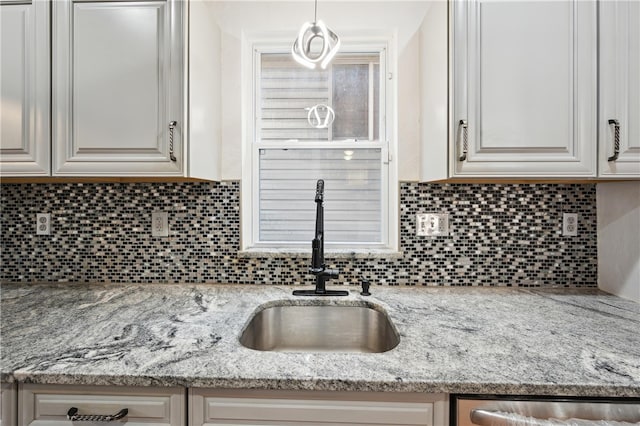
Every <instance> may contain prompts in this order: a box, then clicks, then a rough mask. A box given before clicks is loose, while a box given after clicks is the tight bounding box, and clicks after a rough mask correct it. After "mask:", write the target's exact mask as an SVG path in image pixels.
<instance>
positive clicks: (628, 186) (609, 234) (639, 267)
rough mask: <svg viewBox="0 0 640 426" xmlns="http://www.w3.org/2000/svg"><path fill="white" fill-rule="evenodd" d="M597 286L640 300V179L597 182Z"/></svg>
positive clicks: (627, 297) (621, 295)
mask: <svg viewBox="0 0 640 426" xmlns="http://www.w3.org/2000/svg"><path fill="white" fill-rule="evenodd" d="M596 191H597V192H596V194H597V195H596V198H597V204H598V287H600V289H602V290H604V291H606V292H609V293H612V294H615V295H618V296H620V297H624V298H626V299H631V300H634V301H636V302H638V303H640V182H610V183H601V184H598V185H597V187H596Z"/></svg>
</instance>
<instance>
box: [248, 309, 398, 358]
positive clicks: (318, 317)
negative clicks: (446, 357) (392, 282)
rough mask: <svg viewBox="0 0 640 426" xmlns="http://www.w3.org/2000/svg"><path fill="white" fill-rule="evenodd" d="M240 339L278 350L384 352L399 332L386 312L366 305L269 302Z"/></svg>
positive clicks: (392, 345) (250, 345)
mask: <svg viewBox="0 0 640 426" xmlns="http://www.w3.org/2000/svg"><path fill="white" fill-rule="evenodd" d="M240 343H241V344H242V345H243V346H245V347H247V348H250V349H256V350H259V351H279V352H369V353H371V352H386V351H389V350H391V349H393V348H395V347H396V346H397V345H398V343H400V336H398V333H397V332H396V330H395V327H394V326H393V324H392V323H391V320H390V319H389V317H388V316H387V314H386V313H384V312H382V311H381V310H378V309H374V308H373V307H369V306H347V305H322V306H317V305H312V306H299V305H294V306H288V305H287V306H270V307H267V308H265V309H262V310H260V311H258V312H257V313H255V314H254V316H253V317H252V318H251V320H250V321H249V323H248V324H247V326H246V327H245V329H244V330H243V332H242V334H241V335H240Z"/></svg>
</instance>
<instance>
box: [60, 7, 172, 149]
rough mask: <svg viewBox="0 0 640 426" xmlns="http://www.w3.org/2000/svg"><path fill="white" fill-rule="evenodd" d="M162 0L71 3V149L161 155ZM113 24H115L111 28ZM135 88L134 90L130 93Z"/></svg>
mask: <svg viewBox="0 0 640 426" xmlns="http://www.w3.org/2000/svg"><path fill="white" fill-rule="evenodd" d="M165 7H166V5H164V4H154V3H152V4H148V5H144V4H131V5H124V6H122V7H117V8H115V7H113V6H111V5H107V6H105V5H101V4H92V3H84V4H83V3H80V4H75V5H74V9H75V10H74V22H73V32H74V39H73V42H74V48H73V50H74V61H73V82H72V84H73V112H74V116H73V118H74V121H73V123H74V132H73V142H74V144H75V146H74V148H73V150H74V152H76V153H77V154H79V155H83V154H88V155H91V152H92V151H96V150H98V151H99V150H101V149H104V148H105V147H108V148H109V152H110V154H111V155H122V154H124V155H127V153H128V151H130V150H132V149H133V150H136V151H137V152H135V153H134V155H135V154H142V153H144V154H146V155H148V156H150V157H153V156H154V155H155V156H159V157H160V158H164V154H163V153H162V152H161V151H160V146H161V144H160V143H159V138H160V137H161V135H158V134H157V132H156V131H157V129H158V128H160V122H161V120H165V119H166V118H165V114H164V111H163V104H164V102H165V99H162V98H163V97H164V96H162V95H163V94H164V93H163V92H164V91H163V89H162V74H163V72H162V66H163V64H162V57H161V49H162V45H163V40H162V34H163V33H164V30H163V28H162V24H163V20H162V16H163V15H164V13H165V11H164V9H165ZM114 28H118V30H117V31H114V30H113V29H114ZM132 93H135V94H136V96H131V94H132Z"/></svg>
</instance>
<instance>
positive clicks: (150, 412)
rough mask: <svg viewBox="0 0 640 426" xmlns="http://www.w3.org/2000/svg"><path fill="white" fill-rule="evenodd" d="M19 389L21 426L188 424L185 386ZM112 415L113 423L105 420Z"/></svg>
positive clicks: (157, 425)
mask: <svg viewBox="0 0 640 426" xmlns="http://www.w3.org/2000/svg"><path fill="white" fill-rule="evenodd" d="M18 390H19V396H18V411H19V423H18V424H19V425H20V426H28V425H34V426H35V425H37V426H54V425H55V426H62V425H65V426H66V425H69V426H72V425H78V424H81V425H94V424H95V425H98V424H101V425H104V424H117V425H132V426H133V425H136V426H138V425H154V426H182V425H184V424H185V407H184V404H185V392H186V390H185V389H184V388H178V387H175V388H144V387H123V386H66V385H31V384H20V385H19V388H18ZM125 410H126V411H125ZM70 414H75V415H76V416H77V417H76V419H75V420H73V419H70V418H69V415H70ZM88 416H96V417H88ZM109 416H111V419H112V420H111V421H112V423H105V421H108V420H109Z"/></svg>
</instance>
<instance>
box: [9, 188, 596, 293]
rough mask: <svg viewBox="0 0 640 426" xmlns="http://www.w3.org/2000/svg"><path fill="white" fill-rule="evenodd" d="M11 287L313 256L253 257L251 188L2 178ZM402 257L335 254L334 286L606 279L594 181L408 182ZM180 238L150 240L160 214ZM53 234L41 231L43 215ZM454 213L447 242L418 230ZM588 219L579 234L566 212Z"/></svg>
mask: <svg viewBox="0 0 640 426" xmlns="http://www.w3.org/2000/svg"><path fill="white" fill-rule="evenodd" d="M0 190H1V207H0V209H1V210H0V215H1V223H0V225H1V229H0V231H1V236H0V238H1V246H2V268H1V270H2V272H1V276H0V280H2V281H3V282H10V281H18V282H38V281H79V282H134V283H147V282H171V283H180V282H188V283H196V282H198V283H200V282H222V283H240V284H300V283H306V284H310V285H312V284H313V276H312V275H310V274H309V273H308V266H309V260H308V259H305V258H294V257H292V258H282V257H280V258H273V257H265V258H243V257H239V256H238V250H239V248H240V183H239V182H238V181H233V182H185V183H91V184H78V183H60V184H58V183H56V184H2V185H0ZM400 196H401V203H400V204H401V205H400V222H401V223H400V226H401V232H400V238H401V240H400V245H401V251H402V252H403V256H402V258H397V259H375V258H371V259H332V258H330V257H329V256H327V264H328V265H329V266H330V267H332V268H338V269H340V270H341V275H340V278H339V279H338V280H333V281H331V282H330V284H338V283H342V284H359V283H360V281H361V279H363V278H366V279H368V280H370V281H371V282H372V283H373V284H389V285H434V286H435V285H439V286H514V287H516V286H529V287H534V286H564V287H596V286H597V245H596V243H597V241H596V189H595V185H592V184H584V185H569V184H567V185H554V184H536V185H534V184H522V185H517V184H425V183H401V184H400ZM153 211H167V212H169V227H170V236H169V237H168V238H156V237H152V236H151V232H150V229H151V223H150V222H151V212H153ZM47 212H48V213H51V218H52V232H51V235H49V236H46V235H36V230H35V223H34V222H35V220H34V219H35V216H36V213H47ZM428 212H447V213H449V221H450V225H451V232H450V235H449V236H448V237H418V236H416V235H415V214H416V213H428ZM563 212H570V213H578V214H579V234H578V236H577V237H563V236H562V226H561V224H562V213H563Z"/></svg>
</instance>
